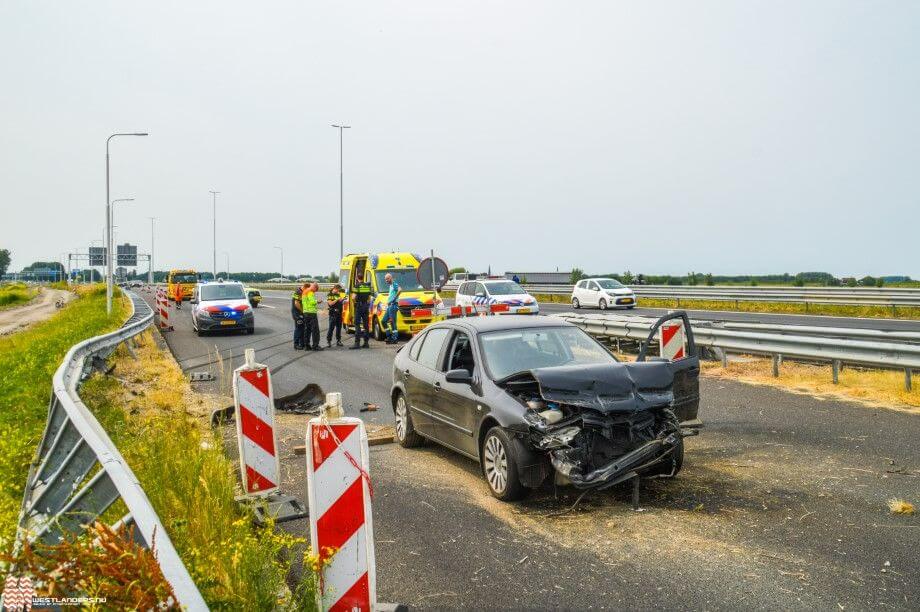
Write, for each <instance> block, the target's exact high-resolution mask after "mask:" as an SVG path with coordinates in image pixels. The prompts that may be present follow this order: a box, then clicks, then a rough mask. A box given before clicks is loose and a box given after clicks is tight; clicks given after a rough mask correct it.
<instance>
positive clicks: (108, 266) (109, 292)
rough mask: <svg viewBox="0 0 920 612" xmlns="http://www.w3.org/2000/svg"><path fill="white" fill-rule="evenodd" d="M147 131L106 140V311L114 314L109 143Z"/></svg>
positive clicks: (143, 134)
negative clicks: (114, 139) (118, 138)
mask: <svg viewBox="0 0 920 612" xmlns="http://www.w3.org/2000/svg"><path fill="white" fill-rule="evenodd" d="M146 135H147V132H119V133H116V134H112V135H111V136H109V137H108V139H107V140H106V141H105V228H106V245H107V246H106V252H105V261H106V274H105V313H106V314H108V315H110V314H112V291H113V287H112V273H113V270H112V202H111V201H110V200H109V143H110V142H112V139H113V138H115V137H116V136H146Z"/></svg>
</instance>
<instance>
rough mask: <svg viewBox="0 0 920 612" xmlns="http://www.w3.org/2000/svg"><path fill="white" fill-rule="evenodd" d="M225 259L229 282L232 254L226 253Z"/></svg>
mask: <svg viewBox="0 0 920 612" xmlns="http://www.w3.org/2000/svg"><path fill="white" fill-rule="evenodd" d="M224 257H225V258H226V259H227V280H230V253H228V252H227V251H224Z"/></svg>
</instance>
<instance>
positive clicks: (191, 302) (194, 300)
mask: <svg viewBox="0 0 920 612" xmlns="http://www.w3.org/2000/svg"><path fill="white" fill-rule="evenodd" d="M197 303H198V300H196V299H195V298H192V299H191V300H189V304H197Z"/></svg>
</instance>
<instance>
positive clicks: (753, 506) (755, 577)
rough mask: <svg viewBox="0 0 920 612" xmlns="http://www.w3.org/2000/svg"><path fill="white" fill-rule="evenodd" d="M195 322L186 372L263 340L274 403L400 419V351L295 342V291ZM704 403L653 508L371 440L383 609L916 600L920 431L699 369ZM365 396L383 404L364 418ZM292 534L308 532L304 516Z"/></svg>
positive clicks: (292, 482) (285, 428)
mask: <svg viewBox="0 0 920 612" xmlns="http://www.w3.org/2000/svg"><path fill="white" fill-rule="evenodd" d="M174 314H175V313H174ZM720 314H724V313H720ZM188 316H189V315H188V309H187V306H186V309H183V310H182V311H181V312H180V313H179V316H178V317H174V325H175V326H176V331H174V332H171V333H167V334H166V339H167V342H168V344H169V346H170V348H171V349H172V351H173V353H174V354H175V355H176V357H177V359H178V360H179V363H180V364H181V365H182V366H183V368H184V369H186V370H187V371H190V372H191V371H202V370H211V371H213V372H219V362H218V361H217V360H216V359H215V355H216V353H218V352H219V353H220V355H221V357H222V359H223V369H224V372H225V373H226V372H229V371H230V370H232V368H233V367H236V366H238V365H239V364H240V363H241V361H242V354H243V350H244V348H247V347H253V348H255V349H256V355H257V359H258V360H259V361H261V362H263V363H267V364H268V365H270V366H271V367H272V371H273V376H274V382H275V392H276V395H280V394H284V393H290V392H293V391H295V390H297V389H299V388H300V387H302V386H303V385H304V384H306V383H311V382H313V383H318V384H320V385H321V386H322V387H323V389H324V390H326V391H341V392H342V393H343V399H344V403H345V409H346V412H347V413H348V414H349V415H355V416H361V417H362V418H365V419H366V420H368V421H370V422H375V423H391V422H392V412H391V411H389V410H388V409H387V398H388V397H389V388H390V385H389V381H390V364H391V361H392V355H393V352H394V349H393V348H392V347H388V346H386V345H382V344H376V343H374V344H373V348H372V349H370V350H367V351H349V350H345V349H332V350H326V351H323V352H320V353H304V352H298V351H294V350H292V346H291V344H292V343H291V339H290V334H291V320H290V314H289V302H288V298H287V297H286V294H282V295H275V294H274V293H273V292H267V294H266V301H265V307H264V308H260V309H258V310H257V312H256V334H255V335H253V336H246V335H239V336H237V335H230V336H208V337H205V338H198V337H196V336H195V335H194V334H193V333H192V332H191V329H190V325H189V320H188ZM320 316H321V321H322V322H323V324H324V323H325V322H324V320H323V315H322V314H321V315H320ZM324 340H325V338H324ZM350 340H351V337H350V336H349V337H347V341H350ZM225 378H226V377H225ZM196 384H198V383H196ZM216 385H217V383H210V386H212V387H214V386H216ZM702 394H703V403H702V408H701V411H700V414H701V417H702V419H703V420H704V421H705V422H706V427H705V429H704V430H703V434H702V435H701V436H699V437H695V438H688V439H687V455H686V462H685V465H684V470H683V471H682V472H681V474H680V475H679V476H678V478H676V479H674V480H671V481H653V482H650V483H648V484H647V485H646V486H645V488H644V490H643V494H642V511H640V512H635V511H633V510H632V508H631V506H630V504H629V498H630V488H629V487H628V486H627V487H624V488H617V489H613V490H611V491H608V492H604V493H599V494H589V495H588V496H586V497H585V498H584V499H583V500H582V501H581V503H580V504H579V505H578V506H577V507H576V508H575V509H574V510H569V509H570V508H571V506H572V504H573V503H574V501H575V497H576V495H575V493H574V492H573V490H571V489H567V488H559V489H558V490H554V488H553V487H552V486H551V485H547V486H546V487H545V488H544V489H542V490H541V491H538V492H537V493H536V494H535V495H533V496H531V497H530V498H529V499H528V500H526V501H525V502H523V503H519V504H503V503H500V502H498V501H496V500H494V499H493V498H492V497H491V496H490V495H489V493H488V490H487V488H486V485H485V483H484V482H483V481H482V479H481V476H480V474H479V471H478V466H477V465H476V464H475V463H474V462H472V461H469V460H467V459H464V458H462V457H459V456H456V455H454V454H451V453H450V452H448V451H445V450H442V449H440V448H438V447H434V446H426V447H423V448H421V449H412V450H407V449H402V448H400V447H398V446H397V445H394V444H390V445H385V446H377V447H372V448H371V477H372V479H373V482H374V490H375V493H376V495H375V500H374V528H375V536H376V538H375V541H376V555H377V568H378V572H377V579H378V591H379V593H378V596H379V599H380V600H381V601H397V602H402V603H407V604H410V605H411V606H413V607H435V608H476V609H509V608H536V609H546V608H565V609H583V608H625V607H628V608H668V609H673V608H694V609H701V608H708V609H737V608H742V607H743V608H761V609H789V608H794V609H804V608H817V609H825V610H830V609H834V610H839V609H841V608H843V609H877V608H879V607H891V608H912V609H916V608H917V606H918V601H920V561H918V554H917V542H920V517H918V516H917V515H914V516H902V515H897V516H896V515H891V514H890V513H889V512H888V510H887V507H886V501H887V500H888V499H890V498H893V497H899V498H905V499H907V500H910V501H913V502H914V503H915V504H917V505H920V459H918V457H920V420H918V419H917V417H916V416H914V415H910V414H906V413H902V412H896V411H889V410H884V409H877V408H867V407H864V406H861V405H857V404H852V403H846V402H838V401H826V400H819V399H815V398H811V397H807V396H804V395H798V394H791V393H786V392H783V391H780V390H777V389H774V388H770V387H758V386H751V385H745V384H741V383H734V382H730V381H724V380H716V379H706V378H704V380H703V382H702ZM364 402H373V403H376V404H379V405H380V407H381V408H380V410H379V411H377V412H373V413H359V412H358V410H359V409H360V408H361V407H362V406H363V404H364ZM305 418H306V417H302V416H294V415H282V416H280V418H279V424H280V439H281V445H282V450H283V454H282V458H283V468H282V469H283V472H284V477H285V482H284V488H285V490H286V491H287V492H289V493H291V494H294V495H298V496H300V497H303V495H304V487H305V483H304V458H303V457H298V456H295V455H293V451H292V449H293V446H294V445H296V444H303V438H304V433H305V428H306V425H305ZM285 528H286V529H290V530H292V531H294V532H297V533H299V534H300V535H305V534H307V533H308V531H307V527H306V524H305V522H304V521H300V522H294V523H287V524H285Z"/></svg>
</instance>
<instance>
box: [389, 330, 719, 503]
mask: <svg viewBox="0 0 920 612" xmlns="http://www.w3.org/2000/svg"><path fill="white" fill-rule="evenodd" d="M676 322H680V323H682V324H683V329H684V330H686V351H685V353H684V355H683V356H682V357H681V358H680V359H676V360H674V361H668V360H666V359H661V358H657V357H654V358H651V359H647V358H646V352H647V350H648V348H649V346H651V341H652V339H653V338H654V337H655V335H656V333H657V331H658V329H659V327H661V326H662V325H665V324H668V325H673V324H674V323H676ZM699 372H700V365H699V357H698V355H697V353H696V347H695V345H694V342H693V334H692V330H691V329H690V325H689V320H688V319H687V316H686V314H685V313H683V312H675V313H672V314H669V315H666V316H664V317H662V318H661V319H659V320H658V321H657V322H656V323H655V325H654V326H653V328H652V330H651V332H650V333H649V335H648V338H647V339H646V341H645V342H643V343H642V347H641V351H640V354H639V357H638V359H637V361H636V362H629V363H626V362H620V361H618V360H617V359H616V358H615V357H614V356H613V354H612V353H611V352H610V351H608V350H607V348H606V347H604V346H603V345H602V344H601V343H599V342H598V341H597V340H595V339H594V338H593V337H591V336H590V335H588V334H587V333H586V332H584V331H583V330H582V329H580V328H578V327H576V326H574V325H572V324H570V323H566V322H565V321H563V320H561V319H557V318H553V317H528V316H515V315H509V316H504V317H473V318H460V319H453V320H448V321H444V322H441V323H438V324H436V325H432V326H431V327H429V328H428V329H426V330H425V332H424V333H421V334H419V335H418V336H416V337H415V338H413V340H412V341H411V342H409V343H408V344H407V345H406V346H405V347H403V348H402V349H401V350H400V351H399V352H398V353H397V355H396V358H395V361H394V370H393V389H392V403H393V410H394V413H395V420H396V438H397V440H398V441H399V443H400V444H401V445H402V446H403V447H413V446H418V445H420V444H422V443H423V442H424V441H425V439H429V440H433V441H435V442H437V443H438V444H441V445H443V446H446V447H448V448H450V449H453V450H455V451H457V452H459V453H462V454H463V455H466V456H468V457H470V458H472V459H475V460H476V461H479V462H480V464H481V466H482V472H483V476H484V477H485V479H486V482H487V483H488V485H489V489H490V490H491V492H492V494H493V495H494V496H495V497H497V498H499V499H502V500H506V501H511V500H517V499H521V498H523V497H525V496H526V495H527V494H528V493H529V492H530V491H531V490H533V489H536V488H538V487H540V486H541V485H542V484H543V483H544V482H545V481H546V480H547V479H548V478H550V477H552V478H554V479H555V480H556V482H557V483H560V484H571V485H573V486H575V487H577V488H579V489H605V488H608V487H612V486H614V485H616V484H618V483H621V482H625V481H627V480H630V479H634V478H655V477H672V476H675V475H676V474H677V473H678V472H679V471H680V469H681V467H682V465H683V458H684V442H683V439H684V437H686V436H688V435H694V434H696V433H697V432H698V428H699V427H700V426H701V423H700V421H699V420H698V419H697V413H698V410H699Z"/></svg>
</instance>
